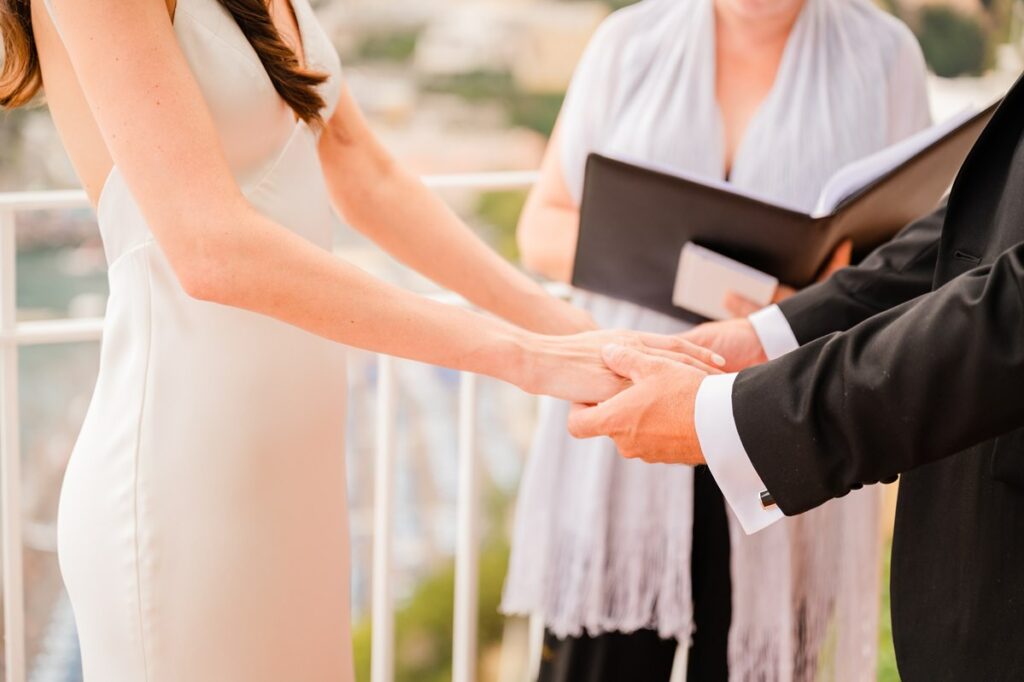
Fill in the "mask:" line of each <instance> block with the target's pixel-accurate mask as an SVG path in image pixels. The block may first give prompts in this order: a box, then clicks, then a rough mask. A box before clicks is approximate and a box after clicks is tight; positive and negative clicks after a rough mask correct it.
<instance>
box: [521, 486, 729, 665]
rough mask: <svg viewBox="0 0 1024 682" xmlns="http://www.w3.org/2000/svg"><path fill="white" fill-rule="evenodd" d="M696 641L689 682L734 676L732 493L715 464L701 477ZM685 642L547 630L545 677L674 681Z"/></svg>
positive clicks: (696, 491)
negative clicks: (728, 504)
mask: <svg viewBox="0 0 1024 682" xmlns="http://www.w3.org/2000/svg"><path fill="white" fill-rule="evenodd" d="M690 570H691V575H692V583H693V620H694V625H695V629H694V633H693V644H692V646H691V647H690V655H689V666H688V669H687V675H686V679H687V681H688V682H726V680H728V678H729V674H728V646H729V623H730V621H731V619H732V581H731V578H730V570H729V521H728V518H727V517H726V513H725V500H724V499H723V498H722V493H721V491H720V490H719V489H718V484H716V483H715V479H714V478H713V477H712V476H711V472H710V471H708V469H707V467H703V466H701V467H697V469H696V470H695V472H694V482H693V551H692V554H691V558H690ZM677 646H678V642H677V641H676V640H675V639H662V638H661V637H659V636H658V633H657V632H655V631H654V630H639V631H637V632H632V633H629V634H625V633H620V632H611V633H606V634H602V635H598V636H596V637H591V636H589V635H586V634H584V635H583V636H581V637H569V638H566V639H559V638H557V637H555V636H554V635H552V634H551V633H550V632H547V633H546V634H545V637H544V651H543V655H542V657H541V666H540V676H539V678H538V679H539V682H638V681H643V682H668V680H669V677H670V676H671V674H672V663H673V661H674V660H675V655H676V648H677Z"/></svg>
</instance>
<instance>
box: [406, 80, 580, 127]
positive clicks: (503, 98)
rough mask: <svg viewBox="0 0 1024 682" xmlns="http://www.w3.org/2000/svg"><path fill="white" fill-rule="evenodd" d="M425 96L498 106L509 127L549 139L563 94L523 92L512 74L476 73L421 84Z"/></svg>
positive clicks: (560, 106)
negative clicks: (446, 96) (439, 95)
mask: <svg viewBox="0 0 1024 682" xmlns="http://www.w3.org/2000/svg"><path fill="white" fill-rule="evenodd" d="M423 87H424V89H425V90H427V91H428V92H439V93H446V94H452V95H457V96H459V97H461V98H463V99H465V100H467V101H469V102H497V103H498V104H500V105H501V106H502V108H504V110H505V112H506V115H507V117H508V124H509V125H510V126H522V127H524V128H529V129H531V130H536V131H537V132H539V133H541V134H542V135H545V136H547V135H551V130H552V129H553V128H554V127H555V119H557V118H558V112H559V110H560V109H561V108H562V99H563V98H564V95H563V94H545V93H532V92H523V91H522V90H520V89H519V88H518V87H516V84H515V80H514V79H513V78H512V74H510V73H507V72H504V71H477V72H473V73H465V74H459V75H457V76H445V77H438V78H431V79H429V80H428V81H427V82H425V83H424V84H423Z"/></svg>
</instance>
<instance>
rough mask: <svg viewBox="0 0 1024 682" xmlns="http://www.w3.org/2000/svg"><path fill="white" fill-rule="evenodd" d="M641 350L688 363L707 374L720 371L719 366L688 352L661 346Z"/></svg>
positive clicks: (648, 353)
mask: <svg viewBox="0 0 1024 682" xmlns="http://www.w3.org/2000/svg"><path fill="white" fill-rule="evenodd" d="M643 352H644V353H646V354H647V355H653V356H656V357H659V358H666V359H668V360H673V361H675V362H681V363H683V364H684V365H690V366H691V367H695V368H697V369H699V370H700V371H702V372H706V373H707V374H721V373H722V368H721V367H717V366H715V365H709V364H707V363H706V362H704V361H702V360H701V359H700V358H696V357H694V356H692V355H690V354H689V353H677V352H676V351H671V350H662V349H661V348H651V347H645V348H643Z"/></svg>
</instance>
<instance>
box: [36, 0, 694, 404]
mask: <svg viewBox="0 0 1024 682" xmlns="http://www.w3.org/2000/svg"><path fill="white" fill-rule="evenodd" d="M52 1H53V6H54V10H55V13H56V15H57V16H56V19H57V22H58V23H59V25H60V27H61V29H62V32H63V37H64V42H65V45H66V48H67V50H68V53H69V55H70V57H71V62H72V64H73V65H74V68H75V72H76V75H77V78H78V81H79V83H80V85H81V87H82V90H83V92H84V94H85V97H86V100H87V101H88V103H89V106H90V108H91V110H92V112H93V116H94V117H95V120H96V122H97V125H98V127H99V129H100V132H101V134H102V136H103V139H104V141H105V143H106V145H107V147H108V149H109V150H110V153H111V156H112V157H113V159H114V162H115V163H116V165H117V167H118V168H119V170H120V172H121V174H122V175H123V177H124V179H125V181H126V183H127V184H128V187H129V188H130V190H131V192H132V195H133V196H134V198H135V199H136V201H137V202H138V204H139V206H140V208H141V210H142V213H143V215H144V217H145V218H146V221H147V223H148V224H149V227H150V229H151V230H152V232H153V234H154V236H155V238H156V240H157V242H158V244H159V246H160V248H161V249H162V250H163V253H164V254H165V255H166V257H167V259H168V261H169V262H170V264H171V266H172V267H173V269H174V271H175V273H176V275H177V277H178V279H179V281H180V283H181V285H182V287H183V289H184V290H185V291H186V292H187V293H188V294H190V295H191V296H193V297H195V298H198V299H203V300H206V301H212V302H216V303H221V304H225V305H230V306H236V307H239V308H244V309H247V310H251V311H254V312H257V313H262V314H265V315H269V316H271V317H274V318H277V319H279V320H282V321H284V322H287V323H290V324H293V325H295V326H298V327H301V328H303V329H306V330H308V331H310V332H313V333H315V334H318V335H320V336H323V337H326V338H329V339H332V340H335V341H339V342H343V343H346V344H349V345H352V346H358V347H361V348H366V349H370V350H374V351H379V352H383V353H388V354H392V355H397V356H402V357H406V358H412V359H416V360H421V361H425V362H430V363H435V364H439V365H444V366H448V367H453V368H456V369H463V370H468V371H473V372H478V373H481V374H486V375H490V376H494V377H498V378H501V379H505V380H507V381H510V382H513V383H516V384H518V385H520V386H522V387H524V388H526V389H527V390H530V391H534V392H547V393H551V394H554V395H557V396H559V397H564V398H568V399H573V400H583V401H589V402H593V401H596V400H599V399H601V398H603V397H606V396H607V395H610V394H611V393H613V392H615V391H616V390H617V389H618V388H619V387H620V384H619V381H618V380H617V379H615V378H614V377H612V376H611V375H610V372H608V371H607V370H605V369H604V368H603V365H602V363H601V361H600V359H599V357H598V352H597V351H598V347H599V345H600V344H602V343H604V342H606V341H607V340H608V334H606V333H593V334H589V335H585V336H583V337H565V338H564V339H563V338H558V337H547V336H540V335H537V334H532V333H529V332H524V331H521V330H519V329H517V328H515V327H512V326H511V325H509V324H507V323H505V322H502V321H500V320H496V319H493V318H489V317H485V316H483V315H479V314H475V313H472V312H470V311H467V310H462V309H458V308H455V307H451V306H444V305H441V304H437V303H434V302H431V301H429V300H426V299H424V298H421V297H417V296H415V295H413V294H410V293H408V292H406V291H404V290H401V289H399V288H396V287H393V286H389V285H388V284H385V283H383V282H381V281H379V280H376V279H374V278H373V277H370V276H369V275H367V274H366V273H364V272H362V271H360V270H359V269H357V268H355V267H353V266H351V265H349V264H348V263H345V262H344V261H342V260H340V259H338V258H335V257H334V256H332V255H331V254H330V253H328V252H327V251H324V250H323V249H320V248H318V247H317V246H315V245H313V244H311V243H310V242H308V241H306V240H305V239H303V238H301V237H299V236H298V235H296V234H294V233H292V232H291V231H289V230H287V229H285V228H284V227H282V226H280V225H278V224H277V223H275V222H273V221H271V220H270V219H268V218H266V217H265V216H263V215H262V214H261V213H259V212H258V211H257V210H256V209H255V208H254V207H253V206H252V205H251V204H249V203H248V201H247V200H246V199H245V197H244V196H243V195H242V193H241V191H240V189H239V187H238V186H237V184H236V182H235V180H234V178H233V176H232V174H231V171H230V168H229V166H228V163H227V160H226V158H225V155H224V151H223V149H222V148H221V146H220V142H219V139H218V137H217V132H216V129H215V127H214V124H213V121H212V118H211V116H210V114H209V111H208V109H207V107H206V104H205V101H204V100H203V97H202V93H201V91H200V89H199V87H198V84H197V83H196V81H195V78H194V77H193V74H192V72H191V70H190V68H189V65H188V63H187V62H186V60H185V58H184V55H183V54H182V52H181V50H180V49H179V47H178V44H177V42H176V40H175V37H174V34H173V32H172V28H171V25H170V22H169V21H168V19H167V12H166V8H165V7H164V3H163V2H161V1H160V0H146V1H142V0H139V1H137V2H123V0H52ZM638 338H639V337H637V336H633V337H631V338H628V339H627V341H631V342H632V343H634V344H635V343H639V340H638ZM652 343H661V342H660V341H655V340H654V339H653V337H652ZM677 348H679V349H683V348H686V347H685V346H678V347H677ZM703 357H704V359H705V360H707V359H708V358H709V357H710V356H708V355H704V356H703Z"/></svg>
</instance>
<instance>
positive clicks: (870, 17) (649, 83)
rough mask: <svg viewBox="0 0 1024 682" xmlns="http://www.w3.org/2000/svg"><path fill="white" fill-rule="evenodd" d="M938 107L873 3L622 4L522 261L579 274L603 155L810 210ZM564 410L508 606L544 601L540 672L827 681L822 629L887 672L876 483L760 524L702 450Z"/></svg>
mask: <svg viewBox="0 0 1024 682" xmlns="http://www.w3.org/2000/svg"><path fill="white" fill-rule="evenodd" d="M929 123H930V116H929V110H928V104H927V98H926V92H925V67H924V62H923V59H922V56H921V52H920V49H919V47H918V45H917V42H916V41H915V39H914V37H913V36H912V34H911V33H910V31H909V30H908V29H907V28H906V26H904V25H903V24H901V23H900V22H899V21H897V20H896V19H894V18H893V17H891V16H889V15H887V14H885V13H883V12H882V11H881V10H879V9H878V8H877V7H875V6H874V5H873V4H871V3H869V2H867V1H866V0H644V1H643V2H640V3H638V4H636V5H633V6H630V7H627V8H625V9H622V10H619V11H618V12H615V13H614V14H613V15H612V16H610V17H609V18H608V19H607V20H606V21H605V22H604V23H603V24H602V25H601V26H600V28H599V29H598V30H597V33H596V34H595V36H594V37H593V39H592V41H591V43H590V45H589V46H588V48H587V50H586V52H585V53H584V55H583V57H582V59H581V61H580V63H579V65H578V67H577V70H576V73H575V75H574V77H573V80H572V83H571V86H570V88H569V92H568V94H567V96H566V100H565V103H564V105H563V108H562V111H561V114H560V116H559V120H558V123H557V125H556V128H555V131H554V133H553V136H552V139H551V143H550V146H549V149H548V151H547V154H546V157H545V160H544V163H543V167H542V171H541V179H540V181H539V182H538V184H537V185H536V187H535V188H534V189H533V191H532V192H531V194H530V197H529V199H528V201H527V204H526V207H525V209H524V211H523V215H522V218H521V221H520V225H519V233H518V238H519V244H520V247H521V251H522V254H523V260H524V263H525V264H526V266H527V267H529V268H530V269H532V270H534V271H536V272H538V273H541V274H543V275H546V276H548V277H550V278H552V279H556V280H561V281H569V279H570V277H571V273H572V267H573V255H574V249H575V243H576V235H577V231H578V224H579V210H578V207H579V205H580V199H581V196H582V193H583V189H584V188H583V185H584V165H585V161H586V158H587V155H588V154H589V153H591V152H598V153H601V154H605V155H609V156H624V157H627V158H630V159H632V160H635V161H639V162H650V163H652V164H657V165H659V166H662V167H668V168H674V169H678V170H679V171H683V172H688V173H691V174H699V175H702V176H706V177H707V178H712V179H719V180H721V179H725V180H727V181H728V182H730V183H733V184H734V185H735V186H736V187H738V188H742V189H744V190H748V191H752V192H756V193H758V194H760V195H763V196H767V197H771V198H772V199H774V200H776V201H779V202H781V203H786V204H788V205H792V206H795V207H803V208H804V209H806V210H808V211H809V210H811V209H812V208H813V205H814V203H815V200H816V199H817V197H818V194H819V192H820V190H821V188H822V183H823V182H824V181H825V179H826V178H828V177H829V176H830V175H831V174H832V173H833V172H835V171H836V170H837V169H838V168H840V167H841V166H843V165H845V164H847V163H849V162H851V161H854V160H856V159H858V158H861V157H864V156H867V155H869V154H871V153H874V152H876V151H878V150H880V149H882V148H884V147H886V146H888V145H891V144H893V143H896V142H898V141H900V140H901V139H903V138H905V137H907V136H908V135H911V134H913V133H915V132H917V131H918V130H921V129H922V128H924V127H926V126H927V125H928V124H929ZM622 229H623V230H629V229H630V225H622ZM843 256H844V254H839V257H838V258H837V259H836V264H837V265H841V264H843ZM622 266H623V267H629V263H623V264H622ZM637 276H638V277H640V276H643V273H641V272H638V273H637ZM574 302H575V303H576V304H577V305H579V306H581V307H583V308H585V309H586V310H588V311H590V313H591V314H592V315H593V316H594V319H595V320H596V321H597V322H598V323H599V324H600V325H601V326H603V327H621V328H632V329H642V330H648V331H655V332H662V333H678V332H682V331H684V330H685V329H686V328H687V325H686V324H685V323H682V322H680V321H679V320H676V319H671V318H668V317H666V316H663V315H661V314H659V313H655V312H652V311H649V310H645V309H642V308H639V307H637V306H634V305H632V304H629V303H625V302H622V301H617V300H613V299H611V298H607V297H604V296H600V295H596V294H591V293H584V292H577V293H576V294H575V296H574ZM568 413H569V405H567V404H565V403H561V402H558V401H554V400H545V401H544V402H543V403H542V413H541V418H540V425H539V428H538V432H537V434H536V437H535V442H534V446H533V449H532V453H531V457H530V461H529V463H528V465H527V470H526V472H525V474H524V480H523V484H522V488H521V490H520V493H519V500H518V507H517V513H516V522H515V530H514V538H513V540H514V541H513V548H512V557H511V561H510V566H509V575H508V578H507V581H506V584H505V592H504V598H503V603H502V609H503V611H504V612H506V613H514V614H528V615H533V616H535V617H539V618H542V619H543V622H544V624H545V629H546V637H545V651H544V656H543V662H542V664H541V670H540V679H541V680H544V681H555V680H569V681H573V682H575V681H577V680H585V681H587V682H590V681H594V682H603V681H606V680H609V681H610V680H627V679H628V680H636V679H643V680H650V681H653V682H661V681H667V680H668V679H669V676H670V674H671V672H672V669H673V666H674V665H685V666H686V672H687V678H688V679H689V680H714V681H716V682H720V681H721V680H726V679H733V680H747V679H779V680H797V681H800V680H816V679H818V678H819V677H820V675H821V674H822V672H821V671H820V670H819V667H818V657H819V654H821V653H822V652H823V651H824V650H825V649H826V647H831V651H830V652H829V658H830V659H831V663H832V665H833V666H834V668H835V669H837V670H842V671H843V673H844V676H845V677H846V678H849V679H866V678H871V677H873V676H874V666H875V658H876V646H877V643H876V640H877V617H878V612H877V608H878V607H877V602H878V599H877V597H876V595H877V594H878V587H879V562H880V547H879V543H880V541H879V533H878V518H879V517H878V514H879V509H878V507H879V500H878V494H879V493H878V491H877V490H875V489H864V490H861V491H858V492H856V493H854V494H851V495H849V496H847V497H846V498H844V499H843V500H841V501H835V502H833V503H831V504H829V505H827V506H825V507H823V508H821V509H818V510H815V511H814V512H811V513H810V514H807V515H805V516H804V517H801V518H799V519H786V520H785V521H783V522H781V523H778V524H776V525H774V526H773V527H771V528H769V529H767V530H766V531H765V532H763V533H760V534H758V535H754V536H747V535H745V534H744V533H743V532H742V530H740V529H739V526H738V524H737V522H736V520H735V518H734V517H732V516H731V515H730V514H729V513H727V511H726V506H725V505H724V503H723V499H722V496H721V493H720V491H719V490H718V488H717V486H716V484H715V482H714V480H713V479H712V477H711V476H710V475H709V474H708V472H707V470H706V469H705V468H703V467H698V468H697V469H696V470H693V469H690V468H687V467H665V466H658V465H654V466H652V465H647V464H644V463H642V462H633V461H627V460H625V459H623V458H621V457H619V456H618V455H617V453H616V450H615V447H614V445H613V443H612V442H611V441H609V440H607V439H595V440H590V441H576V440H573V439H571V438H570V437H569V435H568V433H567V429H566V422H567V418H568ZM828 628H832V630H830V631H828V632H827V631H826V630H827V629H828ZM680 643H683V646H682V647H680V646H679V644H680ZM680 649H681V650H680Z"/></svg>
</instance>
